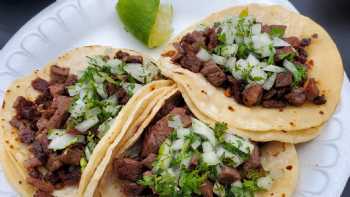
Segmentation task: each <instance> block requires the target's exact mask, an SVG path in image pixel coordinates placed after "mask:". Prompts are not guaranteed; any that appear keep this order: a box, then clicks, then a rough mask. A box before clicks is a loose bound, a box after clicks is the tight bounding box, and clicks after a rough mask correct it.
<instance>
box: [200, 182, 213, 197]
mask: <svg viewBox="0 0 350 197" xmlns="http://www.w3.org/2000/svg"><path fill="white" fill-rule="evenodd" d="M213 188H214V186H213V184H212V183H211V182H210V181H205V182H204V183H203V184H202V185H201V186H200V189H199V190H200V191H201V193H202V195H203V196H204V197H213V196H214V195H213Z"/></svg>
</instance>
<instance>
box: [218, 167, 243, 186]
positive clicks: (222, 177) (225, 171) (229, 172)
mask: <svg viewBox="0 0 350 197" xmlns="http://www.w3.org/2000/svg"><path fill="white" fill-rule="evenodd" d="M240 179H241V175H240V174H239V172H238V170H236V169H234V168H231V167H227V166H223V167H222V168H221V171H220V174H219V182H220V183H222V184H231V183H233V182H235V181H238V180H240Z"/></svg>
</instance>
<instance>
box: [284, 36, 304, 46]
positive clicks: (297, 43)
mask: <svg viewBox="0 0 350 197" xmlns="http://www.w3.org/2000/svg"><path fill="white" fill-rule="evenodd" d="M284 40H285V41H286V42H288V43H289V44H290V45H292V47H294V48H297V47H299V46H300V40H299V38H298V37H295V36H291V37H288V38H284Z"/></svg>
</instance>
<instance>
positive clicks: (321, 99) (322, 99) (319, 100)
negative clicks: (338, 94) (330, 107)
mask: <svg viewBox="0 0 350 197" xmlns="http://www.w3.org/2000/svg"><path fill="white" fill-rule="evenodd" d="M313 103H314V104H316V105H323V104H325V103H327V100H326V97H325V96H324V95H322V96H316V98H314V100H313Z"/></svg>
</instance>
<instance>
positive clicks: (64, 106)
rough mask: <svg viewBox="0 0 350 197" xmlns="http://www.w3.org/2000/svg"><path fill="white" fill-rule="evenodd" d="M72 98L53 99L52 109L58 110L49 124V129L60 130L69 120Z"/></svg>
mask: <svg viewBox="0 0 350 197" xmlns="http://www.w3.org/2000/svg"><path fill="white" fill-rule="evenodd" d="M71 100H72V99H71V98H70V97H66V96H57V97H55V98H54V99H53V102H52V107H53V108H56V111H55V113H54V114H53V115H52V117H51V118H50V119H49V121H48V123H47V129H59V128H61V126H62V124H63V123H64V121H65V120H66V118H67V115H68V114H67V113H68V109H69V107H70V103H71Z"/></svg>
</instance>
